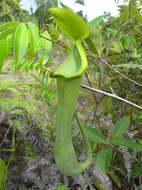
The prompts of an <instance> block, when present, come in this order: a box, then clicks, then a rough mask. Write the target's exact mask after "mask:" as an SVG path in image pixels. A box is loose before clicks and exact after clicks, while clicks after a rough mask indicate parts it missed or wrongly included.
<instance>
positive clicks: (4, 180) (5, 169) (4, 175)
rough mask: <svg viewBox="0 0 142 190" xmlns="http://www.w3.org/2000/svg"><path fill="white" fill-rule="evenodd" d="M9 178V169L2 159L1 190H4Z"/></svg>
mask: <svg viewBox="0 0 142 190" xmlns="http://www.w3.org/2000/svg"><path fill="white" fill-rule="evenodd" d="M6 178H7V167H6V165H5V163H4V161H3V160H2V159H1V158H0V190H4V186H5V183H6Z"/></svg>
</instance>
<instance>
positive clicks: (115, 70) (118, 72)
mask: <svg viewBox="0 0 142 190" xmlns="http://www.w3.org/2000/svg"><path fill="white" fill-rule="evenodd" d="M89 56H92V57H96V58H97V59H100V60H101V61H102V63H104V64H105V65H106V66H107V67H109V68H110V69H112V70H113V71H114V72H116V73H117V74H119V75H121V76H122V77H123V78H125V79H127V80H128V81H130V82H132V83H133V84H135V85H137V86H139V87H141V88H142V84H140V83H138V82H136V81H134V80H133V79H131V78H129V77H127V76H125V75H124V74H123V73H121V72H120V71H118V70H117V69H115V68H113V67H112V66H111V65H110V64H109V63H107V62H106V61H105V60H104V59H103V58H102V57H100V56H98V55H96V54H95V55H89Z"/></svg>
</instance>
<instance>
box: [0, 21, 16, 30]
mask: <svg viewBox="0 0 142 190" xmlns="http://www.w3.org/2000/svg"><path fill="white" fill-rule="evenodd" d="M18 24H19V23H18V22H7V23H4V24H2V25H0V31H3V30H7V29H8V28H9V27H11V26H18Z"/></svg>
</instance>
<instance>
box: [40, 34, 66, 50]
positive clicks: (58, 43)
mask: <svg viewBox="0 0 142 190" xmlns="http://www.w3.org/2000/svg"><path fill="white" fill-rule="evenodd" d="M40 37H41V38H44V39H45V40H48V41H50V42H53V43H55V44H57V45H59V46H61V47H63V48H66V46H65V45H63V44H61V43H60V42H58V41H55V40H51V39H49V38H46V37H44V36H42V35H40Z"/></svg>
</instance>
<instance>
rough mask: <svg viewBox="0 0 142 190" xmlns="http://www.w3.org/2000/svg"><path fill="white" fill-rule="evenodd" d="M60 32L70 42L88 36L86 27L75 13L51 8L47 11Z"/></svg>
mask: <svg viewBox="0 0 142 190" xmlns="http://www.w3.org/2000/svg"><path fill="white" fill-rule="evenodd" d="M48 11H49V12H50V13H51V14H52V15H53V16H54V19H55V22H56V24H57V26H58V27H59V28H60V30H61V31H62V32H63V33H64V34H65V36H67V37H68V38H70V39H72V40H79V39H84V38H86V37H87V36H88V35H89V29H88V25H87V24H86V23H85V21H84V20H83V19H82V18H81V17H79V16H78V15H77V14H76V13H75V12H73V11H72V10H70V9H68V8H51V9H49V10H48Z"/></svg>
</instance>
